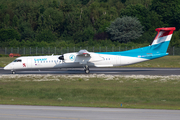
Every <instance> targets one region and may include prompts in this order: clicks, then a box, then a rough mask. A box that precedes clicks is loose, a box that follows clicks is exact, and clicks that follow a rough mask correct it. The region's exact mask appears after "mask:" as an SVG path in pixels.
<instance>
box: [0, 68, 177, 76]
mask: <svg viewBox="0 0 180 120" xmlns="http://www.w3.org/2000/svg"><path fill="white" fill-rule="evenodd" d="M0 74H11V71H6V70H4V69H3V68H0ZM16 74H60V75H61V74H62V75H63V74H85V72H84V70H83V68H69V69H42V70H21V71H16ZM90 74H107V75H163V76H168V75H180V68H90Z"/></svg>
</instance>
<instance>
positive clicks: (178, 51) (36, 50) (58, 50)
mask: <svg viewBox="0 0 180 120" xmlns="http://www.w3.org/2000/svg"><path fill="white" fill-rule="evenodd" d="M135 48H139V47H41V48H40V47H16V48H15V47H0V54H2V55H9V54H10V53H18V54H20V55H51V54H55V55H61V54H64V53H69V52H78V51H79V50H82V49H86V50H88V51H89V52H115V51H126V50H131V49H135ZM167 52H168V53H169V55H180V48H178V47H169V48H168V51H167Z"/></svg>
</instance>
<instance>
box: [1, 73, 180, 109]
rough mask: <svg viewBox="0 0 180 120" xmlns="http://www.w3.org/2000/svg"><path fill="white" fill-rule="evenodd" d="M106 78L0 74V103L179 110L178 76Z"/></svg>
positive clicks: (179, 85)
mask: <svg viewBox="0 0 180 120" xmlns="http://www.w3.org/2000/svg"><path fill="white" fill-rule="evenodd" d="M12 76H13V75H12ZM105 78H106V77H104V78H99V77H94V78H79V77H74V78H69V77H68V76H64V77H63V76H45V77H43V76H42V77H41V76H39V77H33V76H28V77H24V76H21V77H19V76H16V77H5V78H3V77H1V78H0V79H1V80H0V104H20V105H52V106H83V107H85V106H86V107H87V106H88V107H121V104H122V105H123V108H150V109H180V95H179V93H180V80H179V79H180V77H178V78H174V79H173V80H170V78H155V79H150V78H148V77H147V78H146V77H145V78H142V79H140V78H124V77H114V78H112V80H105ZM34 80H44V81H34ZM48 80H50V81H48Z"/></svg>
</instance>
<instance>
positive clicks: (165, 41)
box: [151, 27, 176, 53]
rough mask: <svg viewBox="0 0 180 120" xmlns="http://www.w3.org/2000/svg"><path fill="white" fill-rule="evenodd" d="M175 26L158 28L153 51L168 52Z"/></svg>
mask: <svg viewBox="0 0 180 120" xmlns="http://www.w3.org/2000/svg"><path fill="white" fill-rule="evenodd" d="M174 30H176V28H175V27H166V28H157V29H156V31H157V35H156V37H155V39H154V40H153V42H152V44H151V46H152V51H154V52H160V53H166V51H167V49H168V46H169V43H170V40H171V37H172V34H173V32H174Z"/></svg>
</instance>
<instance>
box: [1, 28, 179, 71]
mask: <svg viewBox="0 0 180 120" xmlns="http://www.w3.org/2000/svg"><path fill="white" fill-rule="evenodd" d="M175 29H176V28H175V27H165V28H157V29H156V31H157V35H156V36H155V38H154V40H153V42H152V43H151V44H150V45H149V46H146V47H142V48H137V49H133V50H128V51H121V52H88V51H87V50H80V51H79V52H73V53H66V54H63V55H52V56H29V57H18V58H16V59H15V60H14V61H13V62H11V63H9V64H8V65H7V66H5V67H4V70H11V71H12V74H15V71H16V70H26V69H43V68H47V69H51V68H53V69H54V68H81V67H82V68H84V71H85V73H87V74H88V73H89V72H90V70H89V68H91V67H114V66H124V65H130V64H134V63H139V62H144V61H148V60H152V59H156V58H159V57H163V56H166V55H168V53H166V52H167V49H168V46H169V43H170V40H171V37H172V34H173V31H175Z"/></svg>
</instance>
